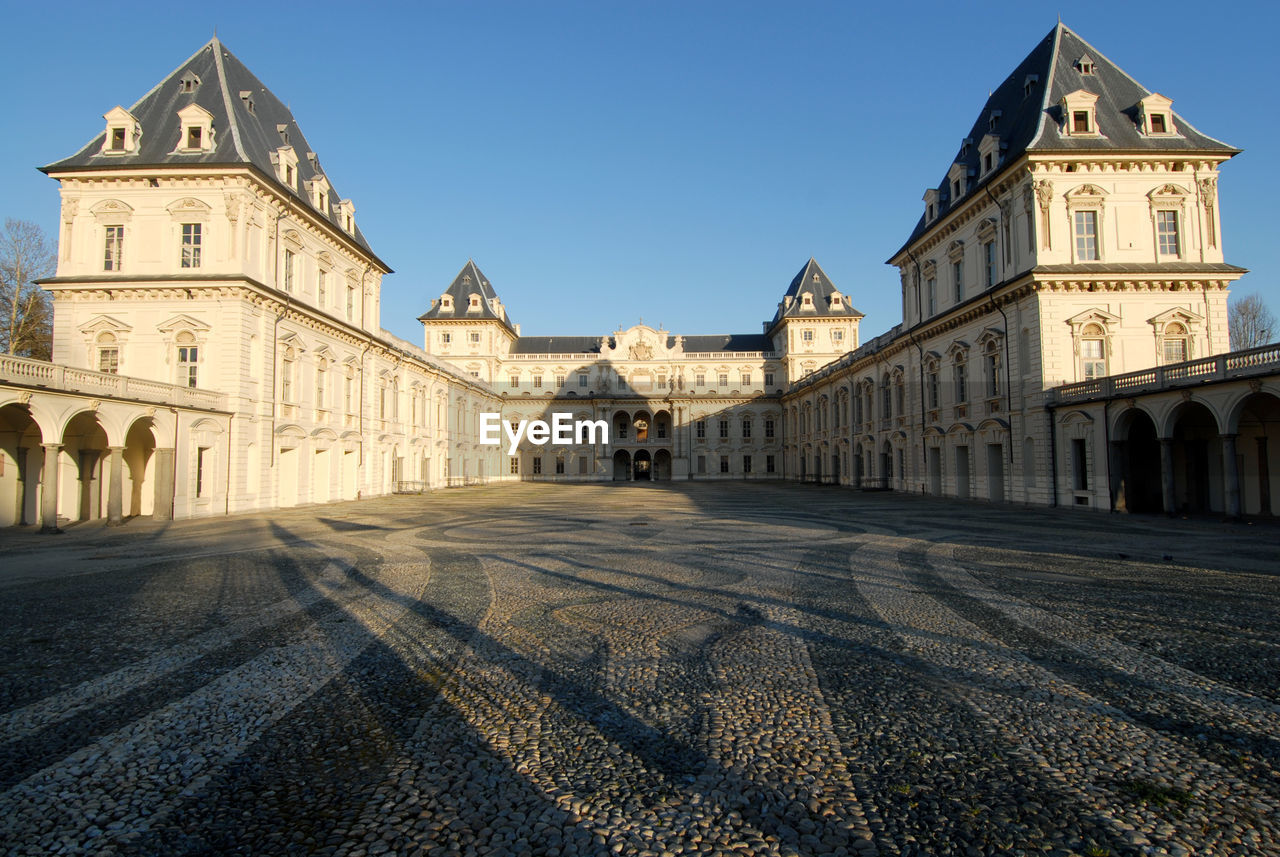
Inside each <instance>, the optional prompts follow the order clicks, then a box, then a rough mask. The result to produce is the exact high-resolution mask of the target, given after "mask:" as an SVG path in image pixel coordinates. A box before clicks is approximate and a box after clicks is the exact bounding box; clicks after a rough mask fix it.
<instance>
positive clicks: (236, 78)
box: [41, 36, 390, 272]
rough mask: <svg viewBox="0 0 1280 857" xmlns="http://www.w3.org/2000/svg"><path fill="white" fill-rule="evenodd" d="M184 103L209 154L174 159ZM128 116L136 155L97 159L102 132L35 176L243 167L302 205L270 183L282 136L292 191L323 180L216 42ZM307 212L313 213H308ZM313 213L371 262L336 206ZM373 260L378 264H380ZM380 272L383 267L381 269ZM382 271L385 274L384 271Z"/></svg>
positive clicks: (273, 100) (291, 131) (296, 133)
mask: <svg viewBox="0 0 1280 857" xmlns="http://www.w3.org/2000/svg"><path fill="white" fill-rule="evenodd" d="M188 72H194V73H195V75H196V76H197V77H198V78H199V79H200V85H199V86H197V87H196V89H195V91H194V92H183V91H182V87H181V85H180V83H179V81H180V79H181V78H182V77H183V76H184V75H186V74H187V73H188ZM241 93H247V94H248V97H249V99H251V100H252V102H253V110H252V111H250V109H249V105H248V103H247V102H246V99H245V98H242V97H241ZM192 103H194V104H198V105H199V106H200V107H203V108H204V109H205V110H207V111H209V113H211V114H212V115H213V132H214V137H213V139H214V149H213V151H211V152H200V153H195V154H182V153H177V152H175V151H174V149H176V148H177V146H178V142H179V141H178V135H179V134H180V133H181V130H182V127H181V120H180V119H179V117H178V111H179V110H181V109H182V108H184V107H186V106H187V105H189V104H192ZM129 112H130V113H131V114H133V117H134V118H135V119H136V120H138V124H139V125H140V126H141V127H142V136H141V138H140V140H139V149H138V151H137V152H133V153H128V154H113V155H104V154H101V150H102V145H103V142H104V138H105V137H106V129H105V127H104V129H103V131H102V132H101V133H99V134H98V135H97V136H96V137H94V138H93V139H92V140H90V141H89V142H88V143H86V144H85V145H84V147H83V148H81V149H80V151H78V152H76V153H75V154H74V155H72V156H71V157H69V158H64V159H63V160H61V161H57V162H55V163H52V164H49V165H48V166H45V167H41V171H42V172H45V173H50V172H55V171H56V172H63V171H73V170H96V169H118V168H120V167H157V166H164V167H168V166H191V165H249V166H253V167H256V168H257V169H258V170H259V171H260V172H261V173H262V174H263V176H264V177H265V178H266V180H268V181H270V182H271V183H272V184H273V185H275V186H276V187H277V188H279V189H284V190H288V191H289V192H290V193H292V194H293V195H294V196H295V197H299V198H301V199H302V200H303V202H304V203H305V204H309V201H308V200H307V199H306V197H305V196H304V195H303V193H301V192H300V191H299V189H298V188H290V187H289V186H288V185H286V184H284V183H283V182H281V181H279V180H278V179H277V178H276V168H275V165H274V164H273V163H272V162H271V154H272V153H273V152H275V151H276V150H277V149H279V148H281V147H282V146H284V145H286V142H285V139H284V135H285V134H287V135H288V143H287V145H291V146H292V147H293V150H294V151H295V152H296V153H297V155H298V174H299V178H300V179H301V181H300V182H299V184H298V187H299V188H305V187H306V185H305V184H304V182H307V181H310V180H312V179H314V178H316V177H317V176H320V175H324V171H323V169H322V168H321V166H320V162H319V159H318V158H315V159H312V158H309V157H308V155H309V154H314V151H315V150H314V149H312V148H311V145H310V144H309V143H308V142H307V138H306V136H305V135H304V134H303V133H302V129H301V128H300V127H299V126H298V122H297V120H296V119H294V118H293V113H292V112H290V110H289V108H288V107H287V106H286V105H285V103H284V102H282V101H281V100H280V99H279V98H277V97H276V96H275V94H274V93H272V92H271V90H269V89H267V87H266V86H264V85H263V83H262V81H260V80H258V78H257V77H255V76H254V74H253V72H251V71H249V69H248V68H247V67H246V66H245V65H244V63H242V62H240V60H238V59H236V57H235V56H234V55H233V54H232V53H231V52H230V51H229V50H227V48H226V46H225V45H223V44H222V42H220V41H219V40H218V38H217V37H216V36H215V37H214V38H213V39H211V40H210V41H209V42H208V43H207V44H205V46H204V47H202V48H200V50H198V51H196V52H195V53H194V54H192V56H191V57H190V59H188V60H187V61H186V62H183V63H182V64H181V65H179V66H178V67H177V68H176V69H174V70H173V72H172V73H170V74H169V76H168V77H166V78H165V79H164V80H162V81H161V82H160V83H159V84H157V85H156V86H155V87H154V88H153V89H152V90H151V91H150V92H148V93H147V94H146V95H144V96H142V98H140V99H139V100H138V101H137V102H135V103H134V105H133V106H132V107H130V108H129ZM280 129H283V130H280ZM325 178H326V179H328V180H329V185H330V189H331V193H330V199H331V200H334V201H337V200H340V199H341V198H342V197H341V196H340V194H339V193H338V191H337V189H336V188H334V187H333V181H332V179H329V177H328V176H327V175H325ZM312 210H313V211H317V210H316V209H314V208H312ZM317 213H318V214H321V215H322V216H323V217H324V218H325V219H327V220H328V221H329V222H330V223H332V224H333V226H334V228H335V229H337V230H338V231H339V232H340V233H342V234H344V235H349V236H350V237H351V238H352V239H354V241H355V243H356V244H358V245H359V246H360V247H361V248H362V249H364V250H365V251H366V252H367V253H369V254H370V255H371V256H373V257H374V258H375V259H377V256H376V255H374V253H373V250H372V249H371V248H370V247H369V243H368V241H366V240H365V237H364V234H363V233H361V231H360V227H359V226H358V225H357V226H356V227H355V229H354V234H353V233H348V232H347V231H346V230H344V229H343V228H342V224H341V221H340V220H339V217H338V214H339V213H338V207H337V205H336V204H334V203H332V202H331V203H330V205H329V211H327V212H323V213H321V212H318V211H317ZM378 261H379V263H380V264H381V260H378ZM383 267H384V268H386V265H385V264H384V265H383ZM387 271H388V272H390V268H387Z"/></svg>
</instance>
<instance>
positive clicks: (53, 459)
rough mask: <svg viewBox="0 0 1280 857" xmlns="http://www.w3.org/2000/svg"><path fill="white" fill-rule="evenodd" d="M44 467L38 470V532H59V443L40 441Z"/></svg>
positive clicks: (60, 446)
mask: <svg viewBox="0 0 1280 857" xmlns="http://www.w3.org/2000/svg"><path fill="white" fill-rule="evenodd" d="M40 445H41V446H43V447H44V468H43V469H42V470H41V472H40V483H41V488H42V492H41V493H42V496H41V497H40V532H42V533H60V532H62V530H60V529H58V456H59V454H60V453H61V452H62V444H60V443H42V444H40Z"/></svg>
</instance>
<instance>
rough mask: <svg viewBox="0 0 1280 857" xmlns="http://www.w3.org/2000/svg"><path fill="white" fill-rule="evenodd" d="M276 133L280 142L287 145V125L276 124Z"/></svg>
mask: <svg viewBox="0 0 1280 857" xmlns="http://www.w3.org/2000/svg"><path fill="white" fill-rule="evenodd" d="M276 133H277V134H279V135H280V142H281V143H284V144H285V145H286V146H287V145H289V126H288V125H277V126H276Z"/></svg>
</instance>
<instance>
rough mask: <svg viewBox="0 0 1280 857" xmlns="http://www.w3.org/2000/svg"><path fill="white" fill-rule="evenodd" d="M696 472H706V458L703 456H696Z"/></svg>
mask: <svg viewBox="0 0 1280 857" xmlns="http://www.w3.org/2000/svg"><path fill="white" fill-rule="evenodd" d="M698 472H699V473H706V472H707V457H706V456H705V455H699V456H698Z"/></svg>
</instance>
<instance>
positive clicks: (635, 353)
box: [631, 337, 653, 360]
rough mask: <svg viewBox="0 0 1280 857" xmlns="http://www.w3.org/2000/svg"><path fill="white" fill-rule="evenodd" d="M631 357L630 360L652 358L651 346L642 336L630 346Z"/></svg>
mask: <svg viewBox="0 0 1280 857" xmlns="http://www.w3.org/2000/svg"><path fill="white" fill-rule="evenodd" d="M631 359H632V360H652V359H653V346H651V345H650V344H649V342H648V340H646V339H645V338H644V337H641V338H640V340H639V341H638V342H637V343H636V344H635V345H633V346H631Z"/></svg>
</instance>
